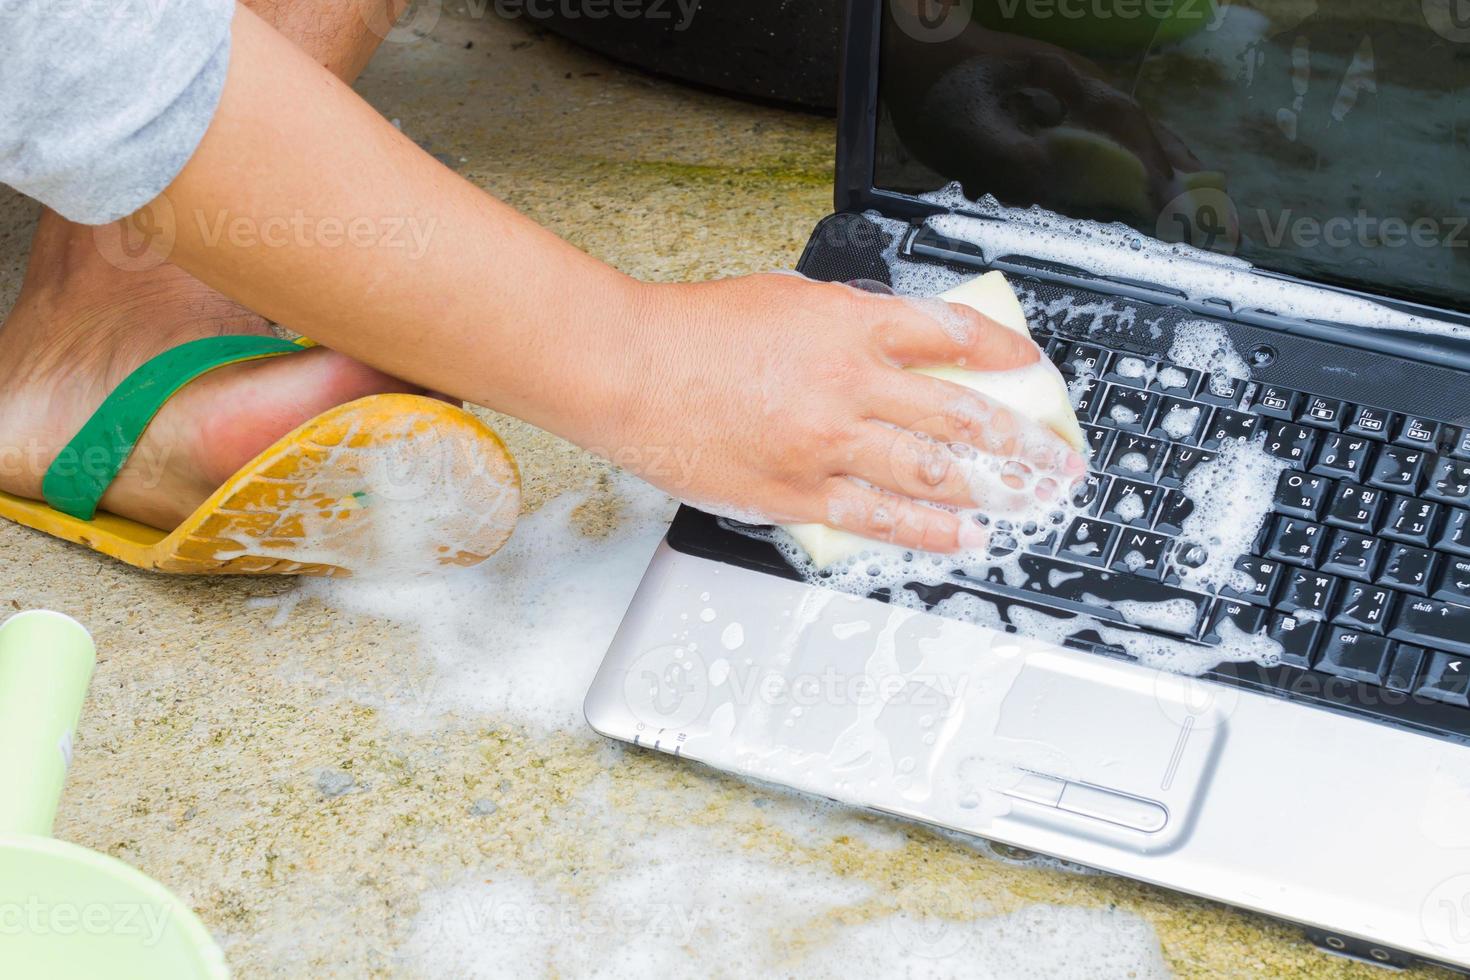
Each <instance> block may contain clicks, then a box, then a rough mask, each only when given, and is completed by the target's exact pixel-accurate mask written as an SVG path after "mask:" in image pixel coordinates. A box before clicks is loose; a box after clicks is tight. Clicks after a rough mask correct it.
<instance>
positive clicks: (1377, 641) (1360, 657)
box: [1314, 626, 1393, 684]
mask: <svg viewBox="0 0 1470 980" xmlns="http://www.w3.org/2000/svg"><path fill="white" fill-rule="evenodd" d="M1392 652H1393V644H1392V643H1390V642H1389V641H1388V640H1387V639H1386V638H1384V637H1382V636H1374V635H1373V634H1372V633H1360V632H1358V631H1357V630H1354V629H1348V628H1345V627H1341V626H1333V627H1329V628H1328V630H1327V637H1326V639H1325V640H1324V641H1323V643H1322V653H1321V655H1320V656H1318V658H1317V662H1316V664H1315V665H1314V666H1315V668H1316V669H1317V670H1320V671H1322V672H1323V673H1325V674H1332V675H1334V676H1336V677H1342V678H1346V679H1347V680H1350V681H1363V682H1365V683H1368V684H1382V683H1383V682H1384V680H1385V679H1386V678H1387V675H1388V660H1389V655H1390V654H1391V653H1392Z"/></svg>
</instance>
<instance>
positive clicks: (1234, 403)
mask: <svg viewBox="0 0 1470 980" xmlns="http://www.w3.org/2000/svg"><path fill="white" fill-rule="evenodd" d="M1245 386H1246V382H1245V380H1244V379H1242V378H1232V377H1228V376H1227V375H1224V374H1211V375H1207V376H1206V377H1205V380H1204V383H1203V384H1201V385H1200V386H1199V393H1198V394H1196V395H1195V396H1194V397H1195V399H1196V400H1198V401H1202V402H1208V403H1209V404H1211V405H1223V406H1224V407H1226V408H1236V407H1238V406H1239V405H1240V399H1241V397H1242V396H1244V395H1245Z"/></svg>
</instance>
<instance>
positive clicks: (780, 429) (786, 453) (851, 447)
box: [617, 275, 1086, 552]
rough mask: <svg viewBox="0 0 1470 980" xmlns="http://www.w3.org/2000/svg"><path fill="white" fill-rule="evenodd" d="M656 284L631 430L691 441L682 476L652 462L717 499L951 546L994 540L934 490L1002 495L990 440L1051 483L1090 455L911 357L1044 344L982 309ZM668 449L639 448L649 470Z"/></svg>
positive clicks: (721, 505) (1009, 364)
mask: <svg viewBox="0 0 1470 980" xmlns="http://www.w3.org/2000/svg"><path fill="white" fill-rule="evenodd" d="M648 290H649V297H648V300H647V302H646V304H645V309H647V310H649V311H650V312H649V313H648V315H646V316H644V317H643V318H641V323H640V326H639V332H640V335H639V337H638V342H637V343H636V344H635V347H636V348H637V349H638V350H640V351H643V352H651V359H647V358H648V356H649V355H647V354H645V355H644V356H645V360H644V363H643V368H642V370H641V371H639V379H640V381H639V385H638V390H637V391H636V392H635V393H634V394H632V395H631V396H630V397H629V398H628V400H627V401H625V402H624V407H625V409H626V414H625V417H624V419H623V420H622V422H621V424H620V425H619V429H620V431H619V432H618V433H617V439H618V441H619V442H621V444H622V445H623V446H624V447H628V448H636V447H646V448H654V447H665V448H668V447H673V448H679V449H682V450H684V451H686V452H688V451H690V450H692V451H693V452H694V453H695V454H696V455H695V457H694V460H695V465H693V466H691V467H688V468H687V470H686V471H685V472H683V473H681V474H680V478H679V479H670V474H668V473H666V472H642V473H640V475H642V476H644V478H645V479H648V480H649V481H650V482H652V483H654V484H656V485H658V486H660V487H661V488H662V489H664V490H666V491H668V492H669V493H670V494H672V495H674V496H676V497H679V498H680V499H682V500H685V501H687V502H689V503H692V504H694V505H696V506H699V507H700V508H702V509H705V510H708V511H711V512H713V513H718V514H723V515H726V516H730V517H735V518H739V519H742V520H748V521H752V522H760V523H782V524H795V523H816V524H826V525H828V526H829V527H834V528H839V529H842V530H845V531H851V532H853V533H855V534H859V535H862V536H864V537H867V538H872V539H876V540H880V541H885V542H890V543H893V544H897V545H900V546H902V547H905V548H916V549H920V550H924V551H937V552H952V551H956V550H959V549H962V548H975V547H980V546H981V545H983V544H984V537H983V531H982V530H981V529H980V528H978V527H977V526H976V525H975V524H974V523H973V522H972V521H967V520H962V519H961V517H960V516H958V515H956V514H954V513H952V512H950V511H947V510H944V509H941V508H937V507H933V506H929V503H939V504H945V505H949V506H952V507H960V508H972V507H976V506H982V505H984V504H986V501H984V500H979V499H976V495H975V487H976V486H977V484H976V482H975V481H974V480H972V479H971V478H970V476H969V473H970V472H971V471H972V470H973V468H974V467H973V460H974V458H975V457H976V456H977V455H979V456H985V457H991V458H999V459H1002V460H1011V459H1015V460H1016V461H1017V463H1016V465H1018V466H1019V467H1020V468H1022V469H1024V470H1025V471H1026V472H1027V474H1028V478H1029V479H1028V481H1027V482H1028V484H1029V485H1034V486H1035V487H1036V488H1037V492H1038V493H1047V492H1054V493H1060V492H1062V489H1063V488H1064V487H1067V486H1070V484H1071V483H1073V482H1074V481H1075V480H1076V479H1077V478H1079V477H1080V476H1081V475H1082V474H1083V473H1084V472H1085V470H1086V462H1085V461H1084V460H1083V458H1082V457H1081V456H1079V455H1078V454H1077V453H1076V452H1075V451H1073V450H1072V449H1071V448H1069V447H1068V446H1067V445H1066V444H1065V443H1064V442H1063V441H1062V440H1061V439H1060V438H1058V437H1056V436H1055V435H1054V434H1052V433H1051V432H1049V431H1043V430H1041V429H1040V428H1039V427H1037V426H1035V425H1034V424H1032V423H1030V422H1028V421H1025V420H1022V419H1018V418H1016V417H1015V416H1014V415H1013V414H1012V413H1011V412H1010V411H1009V410H1008V409H1006V408H1005V407H1003V406H1001V405H999V404H997V403H996V402H994V401H992V400H990V399H988V398H986V397H985V396H983V395H980V394H978V393H977V392H975V391H972V390H970V389H968V388H965V387H963V386H961V385H959V384H955V383H953V382H951V381H948V380H944V379H942V378H938V377H932V376H928V375H924V374H919V373H912V372H910V371H908V370H905V369H908V368H924V367H942V366H955V365H958V366H961V367H964V368H966V369H968V370H971V371H996V372H1001V371H1013V370H1017V369H1021V368H1025V367H1027V366H1028V365H1033V364H1035V363H1036V362H1037V361H1038V360H1039V359H1040V358H1041V356H1042V355H1041V352H1040V351H1039V350H1038V348H1037V347H1036V345H1035V344H1034V343H1033V342H1032V341H1031V340H1030V338H1029V337H1026V336H1024V335H1022V334H1018V333H1016V332H1015V331H1013V330H1009V329H1006V328H1004V327H1002V326H1000V325H998V324H996V323H995V322H993V321H991V320H989V319H987V318H986V317H984V316H981V315H980V314H979V313H977V312H975V311H974V310H972V309H969V308H967V307H964V306H958V305H955V304H951V303H944V302H942V301H938V300H926V301H919V302H914V301H909V300H905V299H901V298H898V297H892V296H880V295H873V294H869V293H865V292H862V291H859V290H857V289H853V288H850V287H847V286H842V285H836V284H830V283H816V282H812V281H809V280H805V279H802V278H800V277H797V276H791V275H758V276H749V277H745V278H740V279H730V280H723V281H720V282H714V283H701V284H695V285H664V286H650V287H648ZM652 456H653V454H651V453H632V452H628V453H625V454H624V459H625V460H627V461H629V462H630V463H631V467H630V468H632V469H634V470H635V471H636V470H639V469H640V467H639V466H638V465H637V462H636V460H638V459H640V458H652ZM1015 485H1017V486H1019V485H1020V481H1017V482H1016V483H1015Z"/></svg>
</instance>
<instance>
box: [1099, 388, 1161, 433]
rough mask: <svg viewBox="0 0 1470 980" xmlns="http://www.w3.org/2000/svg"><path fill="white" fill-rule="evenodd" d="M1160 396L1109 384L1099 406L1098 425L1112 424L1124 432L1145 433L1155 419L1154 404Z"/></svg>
mask: <svg viewBox="0 0 1470 980" xmlns="http://www.w3.org/2000/svg"><path fill="white" fill-rule="evenodd" d="M1158 398H1159V396H1158V395H1155V394H1152V393H1151V392H1147V391H1142V390H1140V389H1138V388H1123V387H1120V386H1119V385H1109V386H1108V391H1107V394H1105V395H1103V400H1102V404H1101V405H1100V406H1099V407H1098V410H1097V418H1096V422H1097V424H1098V425H1110V426H1112V427H1113V428H1115V429H1121V430H1122V431H1124V432H1137V433H1140V434H1142V433H1144V432H1147V431H1148V427H1149V423H1151V422H1152V421H1153V413H1154V405H1155V403H1156V402H1157V401H1158Z"/></svg>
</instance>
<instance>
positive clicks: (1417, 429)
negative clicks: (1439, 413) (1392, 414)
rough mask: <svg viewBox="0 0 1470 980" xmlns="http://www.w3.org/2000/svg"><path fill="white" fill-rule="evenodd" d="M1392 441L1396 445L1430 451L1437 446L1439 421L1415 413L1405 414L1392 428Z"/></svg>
mask: <svg viewBox="0 0 1470 980" xmlns="http://www.w3.org/2000/svg"><path fill="white" fill-rule="evenodd" d="M1393 441H1394V443H1395V444H1396V445H1400V446H1407V447H1408V448H1410V449H1423V450H1426V451H1428V452H1431V453H1432V452H1434V451H1435V449H1437V448H1438V447H1439V423H1438V422H1433V421H1430V420H1429V419H1426V418H1420V417H1419V416H1417V415H1405V416H1404V417H1403V418H1402V419H1401V420H1400V421H1399V424H1398V425H1397V426H1396V427H1395V428H1394V431H1393Z"/></svg>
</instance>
